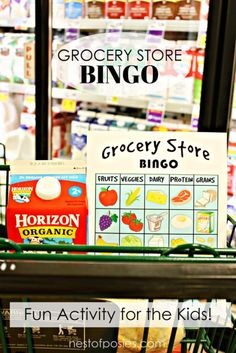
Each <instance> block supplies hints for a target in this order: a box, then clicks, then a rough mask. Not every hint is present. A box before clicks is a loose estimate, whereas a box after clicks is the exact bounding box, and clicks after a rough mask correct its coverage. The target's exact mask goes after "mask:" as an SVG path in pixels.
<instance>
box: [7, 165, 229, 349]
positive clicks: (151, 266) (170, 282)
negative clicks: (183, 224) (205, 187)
mask: <svg viewBox="0 0 236 353" xmlns="http://www.w3.org/2000/svg"><path fill="white" fill-rule="evenodd" d="M0 171H1V172H3V173H5V177H4V178H3V180H4V182H2V184H1V186H2V189H4V193H5V195H6V197H5V199H4V202H3V203H1V208H2V217H3V218H2V219H3V222H2V228H1V236H2V238H1V239H0V276H1V277H0V293H1V302H0V304H1V307H0V352H2V353H33V352H34V353H44V352H49V353H51V352H53V353H55V352H74V351H78V349H75V350H69V349H68V346H65V345H64V346H63V342H61V341H60V344H58V343H57V345H56V346H53V345H52V344H51V343H50V342H49V344H45V345H44V347H42V346H40V345H39V344H38V340H39V337H38V336H37V335H39V333H38V331H37V330H36V331H35V330H34V329H30V328H27V329H25V330H24V331H22V330H21V331H20V333H19V332H18V333H15V337H17V339H15V340H14V339H13V336H14V335H13V334H12V332H11V329H10V327H9V320H8V317H7V315H6V313H8V312H9V302H10V301H26V300H27V301H44V300H45V298H47V301H52V302H53V301H82V300H87V301H91V300H97V299H96V298H101V300H102V298H103V300H107V298H123V299H127V298H130V299H148V300H149V301H150V302H152V301H153V300H154V299H178V300H179V301H184V300H189V299H207V300H208V301H209V300H212V299H215V298H217V299H220V298H221V299H226V300H228V301H230V302H234V301H235V300H236V249H233V248H230V246H231V243H232V239H233V237H234V233H235V228H236V223H235V221H234V220H233V219H232V218H231V217H230V216H228V222H229V223H230V224H231V225H232V231H231V235H230V237H229V239H228V248H227V249H212V248H209V247H206V246H203V245H196V244H185V245H181V246H179V247H176V248H174V249H172V248H156V247H132V248H131V247H115V248H114V247H108V246H105V247H100V246H99V247H98V246H76V245H51V244H45V245H40V244H37V245H35V244H16V243H14V242H12V241H10V240H7V239H6V238H4V237H5V236H6V231H5V230H6V228H5V209H6V203H7V194H8V180H9V179H8V177H9V167H8V166H6V165H3V166H1V168H0ZM104 253H105V254H106V255H104ZM113 253H115V254H117V253H119V254H120V255H121V256H120V255H115V254H113ZM94 330H96V329H94ZM117 330H118V328H116V329H114V330H113V331H112V332H111V331H109V332H108V331H102V332H101V331H100V332H97V333H96V332H95V331H94V332H90V335H91V336H92V337H94V335H95V337H96V338H97V337H98V336H99V335H100V336H101V335H103V337H107V339H108V340H116V341H118V340H119V338H118V337H119V336H118V331H117ZM44 332H45V331H44ZM72 332H73V331H72ZM71 334H72V335H73V333H71ZM148 334H149V328H148V327H147V328H145V329H144V331H143V338H142V345H141V347H142V348H141V350H140V352H141V353H145V352H149V351H148ZM176 334H177V328H174V327H173V328H172V329H171V333H170V337H169V341H168V344H167V346H166V348H165V349H164V352H166V353H174V352H175V353H178V352H181V353H189V352H190V353H218V352H219V353H220V352H225V353H236V322H235V319H234V317H232V325H231V327H227V328H226V327H222V328H203V327H202V328H198V329H190V328H189V329H186V330H185V337H184V338H183V339H182V341H181V343H180V346H179V347H176V346H175V338H176ZM44 335H45V337H47V338H48V339H49V340H50V335H51V334H49V335H47V334H46V333H45V334H44ZM53 335H54V336H56V334H55V332H54V334H53ZM104 335H105V336H104ZM12 341H13V342H12ZM19 342H20V345H19ZM54 343H55V342H54ZM102 351H104V352H105V353H106V352H107V353H113V352H114V353H115V351H116V349H115V350H114V349H110V350H109V351H108V350H102ZM92 352H93V353H98V352H101V349H100V348H99V349H92V350H88V349H87V350H85V353H92ZM131 352H132V351H130V353H131ZM152 353H154V351H153V352H152ZM157 353H159V351H158V350H157ZM162 353H163V350H162Z"/></svg>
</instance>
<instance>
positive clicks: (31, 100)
mask: <svg viewBox="0 0 236 353" xmlns="http://www.w3.org/2000/svg"><path fill="white" fill-rule="evenodd" d="M25 103H26V104H32V103H35V96H25Z"/></svg>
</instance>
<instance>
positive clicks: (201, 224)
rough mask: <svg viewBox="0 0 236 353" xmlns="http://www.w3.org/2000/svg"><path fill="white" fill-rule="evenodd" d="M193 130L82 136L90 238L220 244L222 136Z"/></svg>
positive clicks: (113, 243) (223, 184) (101, 242)
mask: <svg viewBox="0 0 236 353" xmlns="http://www.w3.org/2000/svg"><path fill="white" fill-rule="evenodd" d="M197 135H198V134H195V133H188V134H186V133H175V134H171V133H163V134H162V133H158V134H156V133H145V132H144V133H137V135H136V134H130V133H129V134H123V135H119V134H116V133H114V134H113V136H111V137H110V136H109V137H108V136H107V135H106V137H105V134H103V133H91V134H90V137H89V146H88V147H89V149H90V153H91V151H92V150H93V158H90V157H89V160H88V193H89V203H90V204H89V207H90V225H91V229H90V243H92V244H97V245H110V246H118V245H121V246H159V247H166V246H168V247H175V246H177V245H181V244H186V243H198V244H203V245H208V246H212V247H219V246H225V244H224V243H223V240H222V239H223V236H224V234H225V228H226V200H225V197H224V190H225V188H226V175H225V173H224V171H223V168H222V163H226V148H224V147H226V142H225V135H223V134H200V135H201V136H199V135H198V136H197ZM203 135H204V136H203ZM220 142H222V146H223V147H222V150H221V151H219V149H218V148H217V146H219V144H220ZM95 146H96V147H95ZM88 155H90V156H91V154H88ZM92 195H93V196H92ZM94 195H95V196H94Z"/></svg>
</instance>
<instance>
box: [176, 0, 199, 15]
mask: <svg viewBox="0 0 236 353" xmlns="http://www.w3.org/2000/svg"><path fill="white" fill-rule="evenodd" d="M200 9H201V0H177V3H176V17H177V18H179V19H181V20H199V18H200Z"/></svg>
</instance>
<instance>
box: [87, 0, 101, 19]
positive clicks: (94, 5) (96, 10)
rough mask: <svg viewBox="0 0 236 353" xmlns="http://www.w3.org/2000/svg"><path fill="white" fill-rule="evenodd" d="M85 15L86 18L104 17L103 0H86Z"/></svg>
mask: <svg viewBox="0 0 236 353" xmlns="http://www.w3.org/2000/svg"><path fill="white" fill-rule="evenodd" d="M85 17H87V18H104V17H105V0H99V1H98V0H86V3H85Z"/></svg>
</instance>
